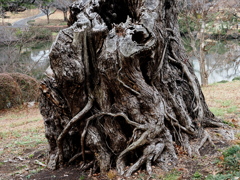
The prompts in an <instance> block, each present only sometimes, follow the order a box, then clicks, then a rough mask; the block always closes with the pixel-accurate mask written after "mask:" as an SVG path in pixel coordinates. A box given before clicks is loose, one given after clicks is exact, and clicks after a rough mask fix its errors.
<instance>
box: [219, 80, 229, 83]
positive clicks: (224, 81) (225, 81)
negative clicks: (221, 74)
mask: <svg viewBox="0 0 240 180" xmlns="http://www.w3.org/2000/svg"><path fill="white" fill-rule="evenodd" d="M227 82H228V81H227V80H222V81H219V82H217V83H227Z"/></svg>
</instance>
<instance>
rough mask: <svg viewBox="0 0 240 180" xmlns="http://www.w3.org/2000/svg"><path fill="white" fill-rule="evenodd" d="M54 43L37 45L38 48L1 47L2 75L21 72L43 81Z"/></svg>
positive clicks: (0, 66) (0, 68) (0, 64)
mask: <svg viewBox="0 0 240 180" xmlns="http://www.w3.org/2000/svg"><path fill="white" fill-rule="evenodd" d="M51 44H52V42H44V43H43V44H37V45H38V46H37V47H29V48H20V47H19V46H15V45H14V46H13V45H12V46H11V45H8V46H1V47H0V73H3V72H20V73H24V74H29V75H31V76H33V77H35V78H37V79H41V78H42V77H43V75H44V72H45V70H46V68H47V67H48V66H49V57H48V56H49V49H50V46H51Z"/></svg>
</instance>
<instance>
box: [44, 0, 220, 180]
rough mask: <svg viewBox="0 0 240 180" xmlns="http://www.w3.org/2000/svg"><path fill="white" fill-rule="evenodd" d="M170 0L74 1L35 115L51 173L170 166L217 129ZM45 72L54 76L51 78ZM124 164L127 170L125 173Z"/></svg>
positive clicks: (195, 149)
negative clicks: (42, 131)
mask: <svg viewBox="0 0 240 180" xmlns="http://www.w3.org/2000/svg"><path fill="white" fill-rule="evenodd" d="M176 3H177V2H176V0H80V1H77V2H75V3H73V5H72V6H71V9H70V10H71V16H70V21H69V27H68V28H66V29H64V30H62V31H60V33H59V35H58V37H57V39H56V41H55V43H54V44H53V46H52V49H51V53H50V63H51V69H52V71H53V73H52V75H49V77H48V78H47V79H45V80H44V81H43V82H42V84H41V87H40V89H41V92H42V93H41V98H40V110H41V114H42V115H43V117H44V123H45V129H46V138H47V139H48V143H49V145H50V150H49V157H48V167H49V168H51V169H56V168H58V167H62V166H65V165H69V164H76V163H78V164H79V163H81V162H82V164H83V165H82V167H83V169H87V168H94V169H98V168H100V170H101V172H105V171H108V170H109V169H110V168H115V167H116V169H117V171H118V173H119V174H121V175H125V176H130V175H131V174H132V173H133V172H134V171H136V170H137V169H139V168H140V167H142V166H144V167H146V169H147V171H148V172H149V173H151V171H152V168H151V166H152V165H153V164H154V165H157V166H160V167H161V168H163V169H166V170H167V169H170V168H172V167H174V165H176V163H177V159H178V157H177V154H176V150H175V147H174V146H175V144H177V145H178V146H182V147H183V148H184V149H185V150H186V152H187V153H188V155H189V156H192V155H193V154H198V153H199V148H200V147H201V146H202V145H203V144H204V143H205V142H206V141H207V140H209V141H210V142H212V141H211V139H210V136H209V134H208V133H207V131H206V129H205V128H206V127H214V126H221V125H222V124H221V122H219V121H218V120H216V119H215V117H214V115H213V114H212V113H211V112H210V111H209V109H208V107H207V105H206V103H205V100H204V96H203V94H202V91H201V88H200V85H199V82H198V80H197V78H196V76H195V75H194V72H193V68H192V67H191V65H190V63H189V62H188V58H187V56H186V53H185V51H184V49H183V45H182V43H181V40H180V34H179V27H178V22H177V4H176ZM50 74H51V73H50ZM126 166H130V167H129V168H126Z"/></svg>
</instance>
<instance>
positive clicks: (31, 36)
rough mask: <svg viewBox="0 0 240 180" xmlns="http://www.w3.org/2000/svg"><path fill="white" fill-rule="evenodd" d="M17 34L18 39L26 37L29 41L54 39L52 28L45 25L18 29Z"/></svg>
mask: <svg viewBox="0 0 240 180" xmlns="http://www.w3.org/2000/svg"><path fill="white" fill-rule="evenodd" d="M16 36H17V38H18V39H24V40H25V41H27V42H31V41H33V40H48V41H51V40H52V32H51V30H49V29H47V28H43V27H30V28H29V29H27V30H21V29H18V30H17V31H16Z"/></svg>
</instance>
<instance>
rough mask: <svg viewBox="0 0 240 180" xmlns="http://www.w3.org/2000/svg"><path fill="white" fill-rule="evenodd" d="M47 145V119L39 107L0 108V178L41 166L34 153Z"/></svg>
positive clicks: (23, 172)
mask: <svg viewBox="0 0 240 180" xmlns="http://www.w3.org/2000/svg"><path fill="white" fill-rule="evenodd" d="M46 146H47V141H46V138H45V136H44V125H43V120H42V116H41V115H40V113H39V110H38V108H37V107H33V108H18V109H11V110H8V111H0V167H1V168H0V179H8V178H9V177H10V176H13V175H16V174H27V173H29V172H28V171H29V170H31V169H38V168H41V167H40V166H39V165H36V164H34V160H32V161H31V157H32V156H34V154H39V152H45V151H46ZM35 158H36V159H37V157H35Z"/></svg>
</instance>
